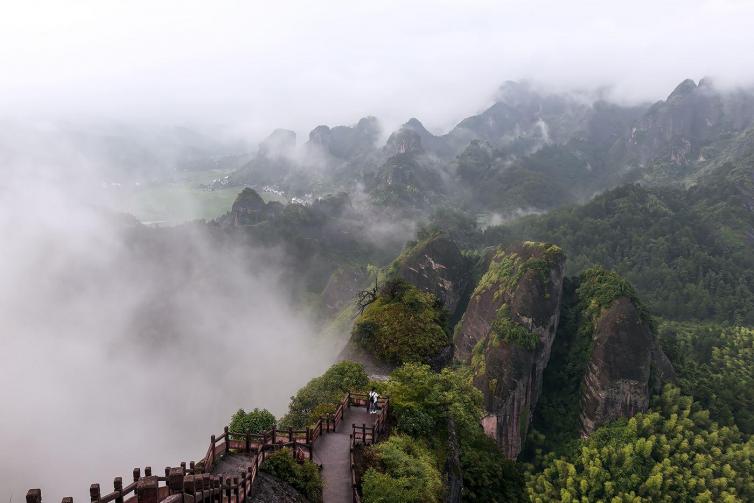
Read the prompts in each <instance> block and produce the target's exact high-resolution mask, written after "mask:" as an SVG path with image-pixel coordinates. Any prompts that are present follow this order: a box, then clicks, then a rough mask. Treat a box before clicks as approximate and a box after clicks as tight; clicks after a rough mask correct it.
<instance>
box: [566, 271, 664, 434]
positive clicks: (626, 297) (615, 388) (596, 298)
mask: <svg viewBox="0 0 754 503" xmlns="http://www.w3.org/2000/svg"><path fill="white" fill-rule="evenodd" d="M580 283H581V284H580V286H579V288H578V289H577V291H576V292H577V296H578V305H579V308H580V309H581V312H580V314H579V316H580V317H581V328H580V333H583V334H591V340H590V350H589V351H588V353H587V356H588V358H587V360H586V361H587V364H586V369H585V371H584V375H583V379H582V382H581V397H580V414H579V421H580V424H581V434H582V435H583V436H588V435H589V434H591V433H592V432H593V431H594V430H595V429H596V428H598V427H599V426H601V425H603V424H605V423H608V422H610V421H613V420H615V419H618V418H621V417H631V416H633V415H634V414H636V413H637V412H643V411H645V410H647V407H648V406H649V396H650V394H651V391H659V388H660V386H661V384H662V383H663V382H665V381H668V380H672V379H673V368H672V365H670V362H669V361H668V360H667V357H666V356H665V354H664V353H663V352H662V349H661V348H660V347H659V345H658V343H657V339H656V337H655V334H654V331H653V329H652V326H651V321H650V318H649V315H648V314H647V312H646V311H645V310H644V308H643V307H642V305H641V303H640V302H639V300H638V298H637V297H636V293H635V291H634V290H633V288H632V287H631V285H630V284H628V282H626V281H625V280H624V279H623V278H621V277H620V276H618V275H617V274H615V273H613V272H610V271H606V270H604V269H600V268H594V269H590V270H588V271H585V272H584V274H582V276H581V278H580ZM584 336H585V337H589V335H584Z"/></svg>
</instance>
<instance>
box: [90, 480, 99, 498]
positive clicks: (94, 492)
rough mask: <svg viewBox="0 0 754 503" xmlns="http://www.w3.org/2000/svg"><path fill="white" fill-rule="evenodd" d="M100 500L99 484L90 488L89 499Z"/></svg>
mask: <svg viewBox="0 0 754 503" xmlns="http://www.w3.org/2000/svg"><path fill="white" fill-rule="evenodd" d="M99 498H100V492H99V484H92V485H90V486H89V499H90V500H91V501H99Z"/></svg>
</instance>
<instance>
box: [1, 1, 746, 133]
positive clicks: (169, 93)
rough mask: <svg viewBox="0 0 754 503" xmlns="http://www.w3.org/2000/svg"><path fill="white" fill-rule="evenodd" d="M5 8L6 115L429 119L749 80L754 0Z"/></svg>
mask: <svg viewBox="0 0 754 503" xmlns="http://www.w3.org/2000/svg"><path fill="white" fill-rule="evenodd" d="M0 9H2V10H1V11H0V115H8V114H11V115H19V114H21V115H26V114H32V115H36V116H47V115H55V116H58V117H60V116H74V115H75V116H88V117H112V118H121V119H123V118H125V119H139V120H141V119H158V120H161V121H166V122H173V121H175V122H184V123H185V122H193V123H198V124H210V123H212V124H216V123H224V124H228V125H231V126H233V127H236V128H238V129H239V130H240V131H248V132H249V134H258V133H260V132H262V131H265V132H266V131H268V130H270V129H271V128H273V127H288V128H292V129H296V130H298V131H300V132H301V131H308V130H309V129H311V128H312V127H313V126H315V125H317V124H321V123H327V124H331V125H334V124H337V123H353V122H355V121H356V120H357V119H358V118H359V117H360V116H363V115H367V114H374V115H377V116H378V117H380V118H381V119H382V120H383V122H384V123H385V124H386V125H388V126H390V125H393V124H396V123H400V122H403V121H404V120H405V119H407V118H409V117H411V116H416V117H419V118H420V119H422V121H423V122H425V124H426V125H427V126H428V127H429V128H430V129H434V130H435V131H442V130H444V129H446V128H448V127H449V126H450V125H452V124H453V123H455V122H457V121H458V120H459V119H460V118H462V117H464V116H466V115H469V114H471V113H473V112H476V111H478V110H480V109H481V108H483V107H484V106H486V105H487V104H489V102H490V101H491V99H492V97H493V96H494V92H495V89H496V88H497V87H498V86H499V84H500V83H502V82H503V81H505V80H509V79H522V78H528V79H533V80H536V81H540V82H544V83H546V84H548V85H552V86H556V87H558V88H572V87H594V86H599V85H611V86H614V95H615V96H617V97H619V98H621V99H630V100H639V99H652V100H654V99H659V98H662V97H664V96H665V95H666V94H667V93H668V92H669V91H670V90H672V88H673V87H674V85H675V84H676V83H677V82H679V81H680V80H681V79H683V78H684V77H692V78H695V79H698V78H700V77H702V76H704V75H707V74H709V75H713V76H716V77H717V79H718V81H719V82H723V83H728V84H731V83H732V84H748V83H750V82H752V81H754V50H752V49H753V48H754V44H753V43H752V42H753V41H754V30H752V29H751V26H752V23H754V2H752V1H747V0H715V1H691V0H685V1H675V0H672V1H662V2H660V1H657V0H650V1H645V0H633V1H630V2H627V1H621V2H614V1H606V0H601V1H562V0H557V1H532V0H529V1H516V2H509V1H494V2H486V1H470V0H465V1H457V2H444V1H415V2H409V1H388V0H380V1H359V0H346V1H340V0H338V1H318V2H303V1H302V2H290V1H284V0H274V1H269V0H268V1H260V2H251V1H246V2H242V1H227V0H213V1H190V0H180V1H155V0H149V1H137V0H130V1H108V0H92V1H75V0H70V1H66V2H60V1H33V0H27V1H22V0H15V1H13V0H4V1H3V2H2V7H0Z"/></svg>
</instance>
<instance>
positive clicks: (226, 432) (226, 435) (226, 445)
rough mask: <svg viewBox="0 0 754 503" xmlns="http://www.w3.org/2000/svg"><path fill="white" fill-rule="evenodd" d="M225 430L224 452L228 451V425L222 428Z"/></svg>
mask: <svg viewBox="0 0 754 503" xmlns="http://www.w3.org/2000/svg"><path fill="white" fill-rule="evenodd" d="M223 431H224V432H225V454H228V453H229V452H230V436H229V435H228V427H227V426H226V427H225V428H223Z"/></svg>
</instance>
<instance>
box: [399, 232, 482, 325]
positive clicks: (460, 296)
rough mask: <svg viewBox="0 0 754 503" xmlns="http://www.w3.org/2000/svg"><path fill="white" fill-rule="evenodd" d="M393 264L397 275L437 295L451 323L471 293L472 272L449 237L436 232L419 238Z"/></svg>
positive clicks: (458, 314)
mask: <svg viewBox="0 0 754 503" xmlns="http://www.w3.org/2000/svg"><path fill="white" fill-rule="evenodd" d="M395 268H396V272H397V274H398V276H400V277H401V278H403V279H405V280H406V281H408V282H409V283H411V284H413V285H414V286H416V287H417V288H419V289H420V290H424V291H425V292H430V293H433V294H434V295H435V296H436V297H437V298H438V299H440V300H441V301H442V303H443V306H444V307H445V309H447V311H448V313H449V314H450V320H451V323H452V322H453V321H455V320H456V319H457V317H456V316H458V317H460V312H459V311H460V310H462V309H463V307H464V305H465V303H466V299H467V297H468V295H469V293H470V291H469V290H470V287H471V272H470V267H469V265H468V264H467V261H466V259H464V257H463V255H461V250H460V249H459V248H458V246H457V245H456V243H455V242H454V241H453V240H452V239H450V238H448V237H447V236H445V235H444V234H437V235H434V236H432V237H430V238H428V239H425V240H423V241H420V242H419V243H417V244H416V245H415V246H413V247H411V248H410V249H408V250H406V251H405V252H404V253H403V254H401V256H400V257H399V258H398V260H396V263H395Z"/></svg>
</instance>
